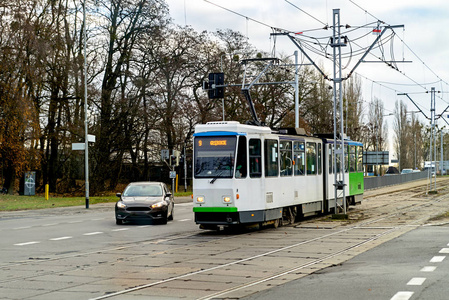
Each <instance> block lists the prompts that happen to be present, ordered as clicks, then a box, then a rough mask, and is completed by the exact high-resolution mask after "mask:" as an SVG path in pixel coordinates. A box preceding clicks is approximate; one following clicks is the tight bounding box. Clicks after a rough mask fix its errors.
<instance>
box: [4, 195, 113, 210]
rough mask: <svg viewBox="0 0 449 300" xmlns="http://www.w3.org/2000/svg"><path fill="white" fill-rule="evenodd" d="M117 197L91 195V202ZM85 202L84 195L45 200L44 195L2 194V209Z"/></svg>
mask: <svg viewBox="0 0 449 300" xmlns="http://www.w3.org/2000/svg"><path fill="white" fill-rule="evenodd" d="M117 199H118V198H117V197H115V196H105V197H90V198H89V204H96V203H106V202H116V201H117ZM85 204H86V200H85V198H84V197H50V199H48V200H45V198H44V197H43V196H16V195H1V196H0V211H15V210H29V209H42V208H53V207H67V206H78V205H85Z"/></svg>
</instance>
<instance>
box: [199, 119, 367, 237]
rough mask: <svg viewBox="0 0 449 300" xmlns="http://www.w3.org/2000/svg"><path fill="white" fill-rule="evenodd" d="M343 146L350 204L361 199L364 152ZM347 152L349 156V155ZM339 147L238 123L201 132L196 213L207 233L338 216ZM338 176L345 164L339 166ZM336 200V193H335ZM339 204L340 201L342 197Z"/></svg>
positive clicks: (294, 132) (354, 146)
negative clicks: (300, 218)
mask: <svg viewBox="0 0 449 300" xmlns="http://www.w3.org/2000/svg"><path fill="white" fill-rule="evenodd" d="M344 145H345V153H346V159H345V162H346V163H345V165H346V166H345V173H344V176H345V183H348V184H346V185H345V186H344V187H342V188H344V189H345V195H346V196H345V199H341V198H338V197H337V198H338V199H337V202H338V204H339V205H342V203H343V201H346V202H347V203H348V204H356V203H359V202H361V201H362V199H363V189H364V187H363V170H362V157H363V156H362V151H363V149H362V144H361V143H359V142H354V141H350V140H345V141H344ZM346 147H347V148H346ZM333 148H334V140H333V138H331V137H329V136H319V135H318V136H307V135H306V134H305V133H304V132H301V131H300V130H297V129H280V130H272V129H271V128H269V127H266V126H254V125H247V124H241V123H239V122H236V121H227V122H226V121H223V122H208V123H207V124H199V125H197V126H196V127H195V133H194V140H193V150H194V154H193V155H194V156H193V160H194V170H193V173H194V174H193V212H194V215H195V222H196V223H197V224H199V225H200V228H202V229H217V228H220V227H221V226H234V225H235V226H237V225H245V224H259V225H268V224H272V225H273V226H275V227H277V226H279V225H282V224H285V223H293V222H295V221H297V219H298V218H299V217H300V216H309V215H314V214H320V213H331V212H333V211H334V210H335V188H334V174H333V173H334V166H333V162H334V157H333V155H334V154H335V153H334V152H335V151H334V150H333ZM336 167H337V168H338V169H337V170H339V168H340V167H341V166H340V163H337V166H336ZM337 192H338V191H337ZM337 196H338V195H337Z"/></svg>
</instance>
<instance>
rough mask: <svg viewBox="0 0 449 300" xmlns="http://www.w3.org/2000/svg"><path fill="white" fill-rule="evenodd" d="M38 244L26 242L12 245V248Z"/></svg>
mask: <svg viewBox="0 0 449 300" xmlns="http://www.w3.org/2000/svg"><path fill="white" fill-rule="evenodd" d="M39 243H40V242H37V241H34V242H26V243H19V244H14V246H28V245H33V244H39Z"/></svg>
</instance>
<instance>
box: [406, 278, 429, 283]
mask: <svg viewBox="0 0 449 300" xmlns="http://www.w3.org/2000/svg"><path fill="white" fill-rule="evenodd" d="M424 281H426V278H423V277H415V278H412V279H410V281H409V282H408V283H407V285H422V284H423V283H424Z"/></svg>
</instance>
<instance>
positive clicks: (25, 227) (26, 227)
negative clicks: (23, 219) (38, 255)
mask: <svg viewBox="0 0 449 300" xmlns="http://www.w3.org/2000/svg"><path fill="white" fill-rule="evenodd" d="M28 228H31V226H23V227H16V228H13V229H14V230H19V229H28Z"/></svg>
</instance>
